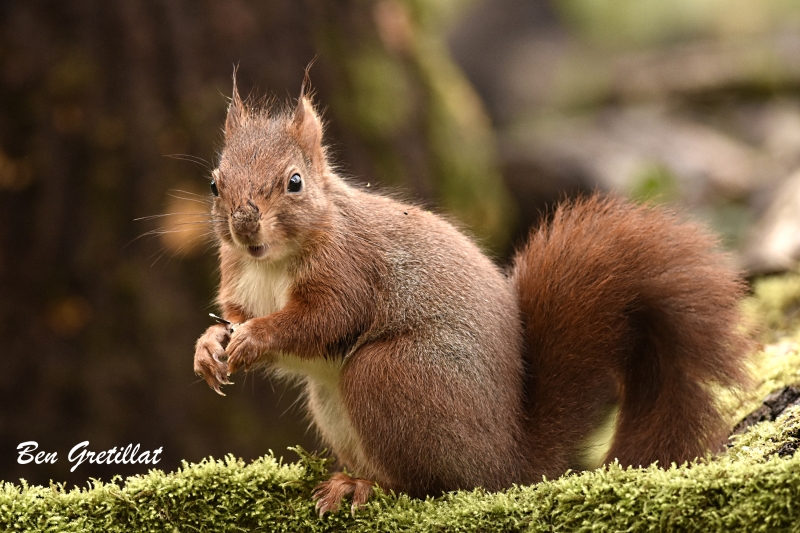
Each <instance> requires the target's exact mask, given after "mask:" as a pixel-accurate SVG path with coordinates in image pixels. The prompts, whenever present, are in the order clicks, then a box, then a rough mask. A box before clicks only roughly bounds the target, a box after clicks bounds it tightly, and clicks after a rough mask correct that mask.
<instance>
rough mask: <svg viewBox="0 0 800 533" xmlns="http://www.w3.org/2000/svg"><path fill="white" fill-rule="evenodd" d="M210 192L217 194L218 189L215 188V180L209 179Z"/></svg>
mask: <svg viewBox="0 0 800 533" xmlns="http://www.w3.org/2000/svg"><path fill="white" fill-rule="evenodd" d="M211 192H212V194H214V196H219V189H217V180H211Z"/></svg>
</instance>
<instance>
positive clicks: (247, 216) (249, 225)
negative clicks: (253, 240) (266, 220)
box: [231, 204, 259, 237]
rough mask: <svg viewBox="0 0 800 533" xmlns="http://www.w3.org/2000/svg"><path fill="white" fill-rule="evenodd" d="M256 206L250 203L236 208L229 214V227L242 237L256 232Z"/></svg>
mask: <svg viewBox="0 0 800 533" xmlns="http://www.w3.org/2000/svg"><path fill="white" fill-rule="evenodd" d="M258 219H259V216H258V207H256V206H254V205H252V204H250V205H248V206H242V207H239V208H237V209H236V211H234V212H233V214H232V215H231V229H233V231H234V233H236V234H237V235H240V236H242V237H252V236H253V235H255V234H256V233H258Z"/></svg>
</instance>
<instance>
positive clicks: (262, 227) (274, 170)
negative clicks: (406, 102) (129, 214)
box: [211, 71, 334, 261]
mask: <svg viewBox="0 0 800 533" xmlns="http://www.w3.org/2000/svg"><path fill="white" fill-rule="evenodd" d="M307 83H308V73H307V72H306V78H305V80H304V81H303V85H302V87H301V90H300V98H299V99H298V101H297V105H296V106H293V107H290V106H283V107H281V106H277V105H275V104H274V102H267V103H266V104H262V105H246V104H245V102H243V101H242V99H241V98H240V97H239V92H238V90H237V88H236V73H235V71H234V78H233V96H232V97H231V103H230V106H229V107H228V115H227V118H226V119H225V145H224V148H223V150H222V153H221V156H220V162H219V166H218V167H217V168H216V169H214V171H213V172H212V181H211V191H212V193H213V194H214V201H213V207H212V219H213V221H214V222H213V223H214V227H215V231H216V233H217V236H218V238H219V239H220V240H221V241H222V242H223V243H226V244H228V245H229V246H230V247H231V248H232V249H234V250H236V251H237V252H238V253H240V254H242V256H247V257H250V258H253V259H256V260H265V261H275V260H280V259H283V258H286V257H288V256H290V255H292V254H293V253H295V252H297V251H298V250H300V249H301V248H302V247H303V244H304V242H305V241H306V240H307V239H308V238H309V237H311V236H312V235H313V234H314V232H315V231H318V230H319V229H320V228H322V227H324V225H325V220H326V218H327V216H328V215H329V213H330V212H331V209H332V206H331V203H330V201H329V200H328V198H327V196H328V195H327V189H328V188H329V184H330V180H332V179H334V177H333V176H332V173H331V172H330V170H329V167H328V161H327V156H326V151H325V147H324V146H323V145H322V122H321V121H320V118H319V115H318V114H317V112H316V110H315V109H314V106H313V104H312V102H311V99H310V98H309V96H308V95H307V94H306V86H307Z"/></svg>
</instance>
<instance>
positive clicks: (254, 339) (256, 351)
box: [226, 320, 268, 375]
mask: <svg viewBox="0 0 800 533" xmlns="http://www.w3.org/2000/svg"><path fill="white" fill-rule="evenodd" d="M255 330H256V327H255V326H254V324H253V320H248V321H247V322H245V323H243V324H239V325H238V326H236V329H235V330H234V332H233V334H232V335H231V340H230V343H229V344H228V347H227V348H226V352H227V354H228V374H229V375H230V374H233V373H234V372H236V371H237V370H239V369H240V368H242V367H244V369H245V371H248V370H250V367H252V366H253V365H255V364H256V362H257V361H258V360H259V359H260V358H261V357H262V356H263V355H265V354H266V353H267V351H268V345H267V343H266V342H265V341H264V339H263V335H261V334H260V332H257V331H255Z"/></svg>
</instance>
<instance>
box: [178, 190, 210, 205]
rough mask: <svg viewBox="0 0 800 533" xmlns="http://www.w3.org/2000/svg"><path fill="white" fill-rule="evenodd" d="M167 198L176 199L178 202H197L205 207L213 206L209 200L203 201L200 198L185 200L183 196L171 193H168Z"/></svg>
mask: <svg viewBox="0 0 800 533" xmlns="http://www.w3.org/2000/svg"><path fill="white" fill-rule="evenodd" d="M167 196H169V197H170V198H175V199H177V200H183V201H184V202H195V203H198V204H203V205H211V202H210V201H209V200H207V199H202V200H201V199H200V198H185V197H183V196H178V195H177V194H172V193H169V192H168V193H167Z"/></svg>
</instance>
